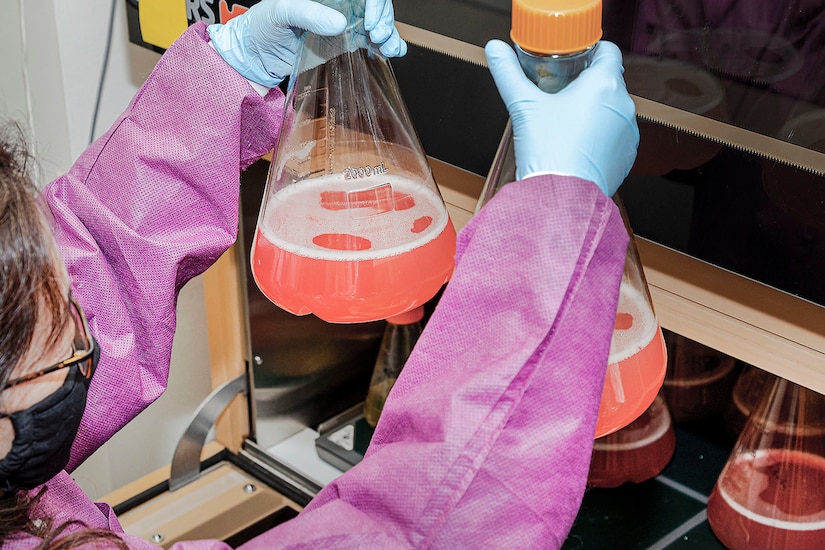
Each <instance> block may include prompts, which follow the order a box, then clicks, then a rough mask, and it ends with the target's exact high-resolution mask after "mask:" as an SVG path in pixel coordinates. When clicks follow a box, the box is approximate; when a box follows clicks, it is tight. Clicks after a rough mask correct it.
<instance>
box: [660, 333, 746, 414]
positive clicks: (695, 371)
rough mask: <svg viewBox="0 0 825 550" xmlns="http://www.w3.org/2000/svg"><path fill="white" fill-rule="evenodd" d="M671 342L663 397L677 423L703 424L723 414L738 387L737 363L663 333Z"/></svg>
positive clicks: (695, 344)
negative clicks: (716, 415)
mask: <svg viewBox="0 0 825 550" xmlns="http://www.w3.org/2000/svg"><path fill="white" fill-rule="evenodd" d="M663 332H664V336H665V341H666V342H667V356H668V362H667V375H666V376H665V385H664V388H663V393H664V396H665V400H666V401H667V406H668V410H670V415H671V417H672V418H673V421H674V422H676V423H679V422H691V421H694V420H702V419H704V418H708V417H710V416H713V415H715V414H718V413H720V412H722V411H723V410H724V409H725V407H726V406H727V405H728V403H730V396H731V390H732V389H733V385H734V384H735V383H736V380H737V378H736V377H737V375H738V369H737V368H736V367H737V363H736V359H734V358H733V357H731V356H730V355H725V354H724V353H722V352H720V351H717V350H715V349H713V348H709V347H707V346H705V345H703V344H700V343H699V342H695V341H693V340H691V339H689V338H685V337H684V336H681V335H679V334H676V333H675V332H668V331H663Z"/></svg>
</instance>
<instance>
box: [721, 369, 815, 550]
mask: <svg viewBox="0 0 825 550" xmlns="http://www.w3.org/2000/svg"><path fill="white" fill-rule="evenodd" d="M823 486H825V396H823V395H821V394H819V393H816V392H814V391H813V390H809V389H807V388H804V387H802V386H799V385H797V384H794V383H793V382H790V381H788V380H785V379H784V378H780V377H775V379H774V380H773V382H772V384H771V385H770V386H769V388H768V391H766V392H764V393H763V395H762V399H761V400H760V401H759V403H758V405H757V406H756V407H755V408H754V410H753V413H752V414H751V415H750V418H749V419H748V421H747V423H746V424H745V427H744V429H743V430H742V434H741V435H740V436H739V439H738V440H737V442H736V444H735V445H734V448H733V451H732V453H731V455H730V458H729V459H728V461H727V463H726V464H725V467H724V468H723V469H722V472H721V474H720V475H719V478H718V479H717V481H716V485H715V486H714V488H713V491H712V492H711V494H710V497H709V499H708V523H709V524H710V527H711V529H712V530H713V532H714V533H715V534H716V536H717V537H718V538H719V540H720V541H721V542H722V543H723V544H724V545H725V546H726V547H728V548H730V549H731V550H739V549H743V550H744V549H750V548H755V547H757V546H758V547H759V548H763V549H768V550H773V549H777V550H778V549H785V548H793V549H794V550H813V549H819V548H825V492H823V491H822V490H821V489H822V487H823ZM756 543H758V544H756ZM755 544H756V546H755Z"/></svg>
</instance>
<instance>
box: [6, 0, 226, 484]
mask: <svg viewBox="0 0 825 550" xmlns="http://www.w3.org/2000/svg"><path fill="white" fill-rule="evenodd" d="M113 5H114V7H115V10H116V11H115V21H114V33H113V38H112V45H111V51H110V54H109V62H108V68H107V73H106V78H105V81H104V87H103V95H102V98H101V103H100V110H99V114H98V122H97V127H96V133H95V137H97V136H99V135H100V134H102V133H103V132H104V131H105V130H106V129H107V128H108V126H109V125H110V124H111V123H112V122H113V121H114V120H115V118H117V116H118V115H119V114H120V112H121V111H122V110H123V109H124V108H125V107H126V105H127V104H128V102H129V100H130V99H131V98H132V96H133V95H134V93H135V92H136V91H137V89H138V88H139V87H140V85H141V84H142V83H143V81H144V79H145V78H146V77H147V76H148V74H149V72H150V71H151V70H152V67H153V66H154V64H155V63H156V62H157V60H158V58H159V55H158V54H156V53H154V52H151V51H149V50H147V49H144V48H141V47H138V46H135V45H133V44H130V43H129V41H128V33H127V29H126V9H125V6H126V2H125V0H72V1H66V0H0V119H8V118H13V119H15V120H17V121H19V122H20V123H21V124H23V125H24V127H26V129H27V131H28V132H29V134H30V136H31V137H32V141H33V144H32V148H33V149H34V152H35V154H36V155H37V158H38V160H39V163H40V165H41V168H42V176H41V179H42V180H43V182H46V181H49V180H51V179H53V178H54V177H55V176H57V175H58V174H60V173H63V172H65V171H66V170H67V169H68V168H69V166H70V164H71V162H72V160H73V159H75V158H76V157H77V156H78V155H79V154H80V153H81V151H83V149H84V148H85V147H86V146H87V144H88V142H89V136H90V127H91V118H92V113H93V109H94V102H95V96H96V94H97V89H98V83H99V81H100V76H101V65H102V62H103V58H104V51H105V45H106V36H107V28H108V23H109V13H110V10H111V8H112V6H113ZM206 338H207V333H206V321H205V309H204V302H203V283H202V281H201V279H200V278H198V279H195V280H194V281H192V282H190V283H189V284H188V285H187V286H186V287H185V288H184V289H183V291H182V292H181V295H180V300H179V303H178V333H177V335H176V338H175V345H174V348H173V353H172V374H171V376H170V380H169V388H168V390H167V392H166V393H165V394H164V395H163V397H161V398H160V400H158V401H157V402H156V403H155V404H154V405H153V406H152V407H150V408H149V409H148V410H147V411H146V412H144V413H143V414H141V415H140V416H139V417H138V418H137V419H135V420H134V421H133V422H132V423H131V424H130V425H128V426H127V427H126V428H124V429H123V430H122V431H121V432H120V433H118V434H117V435H116V436H115V437H114V438H113V439H112V440H111V441H110V442H109V443H107V444H106V445H105V446H104V447H102V448H101V449H100V450H99V451H98V452H97V453H95V454H94V455H93V456H92V457H91V458H90V459H89V460H88V461H87V462H86V463H85V464H83V465H82V466H81V467H80V468H79V469H78V470H77V471H76V472H75V478H76V479H77V480H78V482H79V483H80V485H81V487H83V489H84V490H85V491H86V492H87V493H88V494H89V495H90V496H91V497H92V498H95V497H99V496H101V495H103V494H106V493H108V492H110V491H111V490H113V489H115V488H117V487H120V486H122V485H124V484H126V483H128V482H130V481H132V480H134V479H137V478H138V477H140V476H142V475H144V474H146V473H148V472H150V471H152V470H154V469H156V468H159V467H161V466H163V465H165V464H168V463H169V461H170V460H171V458H172V454H173V452H174V449H175V445H176V444H177V441H178V439H179V438H180V436H181V434H182V433H183V430H184V429H185V427H186V425H187V424H188V423H189V420H190V418H191V415H192V414H193V413H194V411H195V409H196V407H197V405H198V404H199V403H200V402H201V400H202V399H203V398H204V397H206V395H208V393H209V392H210V378H209V354H208V350H207V342H206Z"/></svg>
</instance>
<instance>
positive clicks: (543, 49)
mask: <svg viewBox="0 0 825 550" xmlns="http://www.w3.org/2000/svg"><path fill="white" fill-rule="evenodd" d="M601 37H602V0H513V10H512V27H511V30H510V38H511V39H512V40H513V45H514V48H515V50H516V55H517V56H518V60H519V64H520V65H521V69H522V70H523V71H524V74H525V75H527V78H529V79H530V80H531V81H532V82H533V83H534V84H535V85H536V86H538V87H539V89H540V90H542V91H544V92H547V93H550V94H552V93H555V92H558V91H559V90H561V89H562V88H564V87H565V86H567V85H568V84H569V83H570V82H572V81H573V80H575V79H576V77H577V76H578V75H579V73H581V72H582V71H583V70H584V69H586V68H587V67H589V66H590V63H591V62H592V60H593V54H594V53H595V51H596V46H597V43H598V41H599V39H600V38H601ZM515 179H516V155H515V151H514V150H513V128H512V125H511V124H510V121H509V120H508V121H507V126H506V127H505V129H504V134H503V135H502V138H501V141H500V142H499V145H498V149H497V150H496V154H495V157H494V158H493V163H492V165H491V167H490V171H489V172H488V174H487V178H486V180H485V182H484V188H483V189H482V192H481V196H480V197H479V202H478V206H477V208H476V211H478V209H480V208H481V207H482V206H483V205H484V204H486V203H487V201H489V200H490V199H491V198H492V197H493V195H495V194H496V192H497V191H498V190H499V189H500V188H501V186H502V185H505V184H506V183H508V182H511V181H515Z"/></svg>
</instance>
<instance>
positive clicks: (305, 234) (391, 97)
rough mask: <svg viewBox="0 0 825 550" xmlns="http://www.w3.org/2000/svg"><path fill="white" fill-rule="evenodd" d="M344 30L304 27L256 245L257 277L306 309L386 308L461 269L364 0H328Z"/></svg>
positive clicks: (277, 298)
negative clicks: (370, 31) (369, 30)
mask: <svg viewBox="0 0 825 550" xmlns="http://www.w3.org/2000/svg"><path fill="white" fill-rule="evenodd" d="M322 2H323V3H324V4H325V5H327V6H330V7H333V8H335V9H337V10H338V11H341V12H342V13H343V14H344V15H345V16H347V19H348V22H349V24H348V26H347V29H346V30H345V31H344V33H343V34H342V35H340V36H336V37H321V36H318V35H315V34H312V33H304V35H303V37H302V42H301V47H300V48H299V52H298V56H297V59H296V62H295V65H294V69H293V73H292V75H291V76H290V80H289V87H288V90H287V94H286V99H285V113H284V123H283V127H282V129H281V133H280V136H279V139H278V148H277V150H276V152H275V156H274V158H273V161H272V163H271V165H270V170H269V174H268V177H267V183H266V189H265V191H264V196H263V201H262V204H261V210H260V214H259V216H258V226H257V230H256V232H255V237H254V241H253V244H252V252H251V264H252V274H253V276H254V279H255V282H256V284H257V285H258V288H260V290H261V291H262V292H263V294H264V295H266V297H267V298H269V299H270V300H271V301H272V302H273V303H275V304H276V305H278V306H279V307H281V308H283V309H285V310H286V311H289V312H290V313H294V314H296V315H306V314H309V313H313V314H315V315H317V316H318V317H320V318H321V319H323V320H324V321H327V322H332V323H358V322H367V321H377V320H382V319H386V318H387V317H392V316H394V315H398V314H401V313H404V312H406V311H409V310H412V309H415V308H416V307H418V306H421V305H423V304H424V303H425V302H426V301H428V300H429V299H430V298H432V297H433V296H435V294H436V293H437V292H438V291H439V290H440V289H441V287H442V286H443V285H444V283H446V282H447V280H448V279H449V278H450V276H451V274H452V271H453V267H454V263H455V239H456V234H455V229H454V227H453V225H452V222H451V221H450V219H449V216H448V213H447V208H446V205H445V204H444V201H443V199H442V197H441V195H440V192H439V190H438V187H437V186H436V183H435V180H434V178H433V175H432V171H431V169H430V165H429V163H428V161H427V157H426V155H425V153H424V150H423V147H422V145H421V143H420V141H419V139H418V136H417V134H416V132H415V130H414V127H413V124H412V121H411V119H410V116H409V113H408V110H407V107H406V104H405V103H404V100H403V98H402V97H401V94H400V90H399V87H398V83H397V81H396V79H395V75H394V74H393V71H392V68H391V66H390V64H389V62H388V61H387V59H386V58H385V57H384V56H383V55H382V54H381V52H380V51H379V50H378V48H377V47H376V46H375V45H374V44H372V43H371V42H370V41H369V39H368V38H367V34H366V32H365V30H364V19H363V18H364V13H363V11H364V2H363V1H355V0H322Z"/></svg>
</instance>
